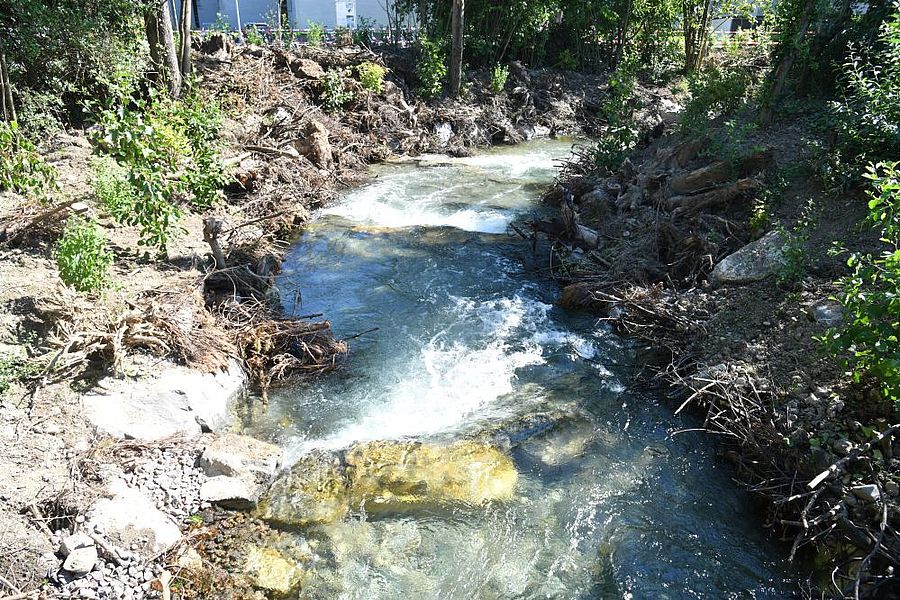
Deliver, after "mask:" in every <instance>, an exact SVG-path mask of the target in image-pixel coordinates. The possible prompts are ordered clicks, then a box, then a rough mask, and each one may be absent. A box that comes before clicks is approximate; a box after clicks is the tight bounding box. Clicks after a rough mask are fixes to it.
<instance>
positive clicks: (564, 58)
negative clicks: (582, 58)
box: [556, 48, 578, 71]
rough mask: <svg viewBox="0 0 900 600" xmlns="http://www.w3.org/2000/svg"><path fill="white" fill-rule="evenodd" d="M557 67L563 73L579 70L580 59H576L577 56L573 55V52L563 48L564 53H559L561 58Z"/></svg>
mask: <svg viewBox="0 0 900 600" xmlns="http://www.w3.org/2000/svg"><path fill="white" fill-rule="evenodd" d="M556 67H557V68H558V69H562V70H563V71H574V70H575V69H577V68H578V59H577V58H575V55H574V54H572V51H571V50H569V49H568V48H563V51H562V52H560V53H559V58H558V59H557V61H556Z"/></svg>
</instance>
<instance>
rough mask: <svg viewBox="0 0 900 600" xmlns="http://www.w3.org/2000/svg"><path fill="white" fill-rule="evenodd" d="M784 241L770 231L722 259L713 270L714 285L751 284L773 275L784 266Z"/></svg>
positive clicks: (779, 234) (781, 237)
mask: <svg viewBox="0 0 900 600" xmlns="http://www.w3.org/2000/svg"><path fill="white" fill-rule="evenodd" d="M785 244H786V241H785V239H784V236H783V235H782V234H781V233H780V232H778V231H770V232H769V233H767V234H766V235H764V236H763V237H761V238H759V239H758V240H756V241H755V242H751V243H749V244H747V245H746V246H744V247H743V248H741V249H740V250H738V251H737V252H735V253H734V254H730V255H728V256H726V257H725V258H723V259H722V260H721V261H720V262H719V264H717V265H716V266H715V268H714V269H713V272H712V274H711V275H710V278H711V279H712V281H713V282H714V283H726V284H727V283H734V284H741V283H752V282H754V281H760V280H762V279H765V278H766V277H768V276H769V275H773V274H775V273H776V272H777V271H778V270H779V269H780V268H781V267H782V266H783V265H784V261H785V258H784V247H785Z"/></svg>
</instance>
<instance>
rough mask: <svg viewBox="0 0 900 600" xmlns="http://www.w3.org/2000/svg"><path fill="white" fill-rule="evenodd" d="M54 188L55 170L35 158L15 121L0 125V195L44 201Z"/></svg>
mask: <svg viewBox="0 0 900 600" xmlns="http://www.w3.org/2000/svg"><path fill="white" fill-rule="evenodd" d="M55 188H56V169H54V168H53V167H52V166H50V165H48V164H47V163H46V162H45V161H44V159H43V158H42V157H41V155H40V154H38V152H37V150H36V149H35V147H34V144H32V143H31V141H30V140H28V138H26V137H25V136H23V135H22V132H21V131H20V130H19V124H18V123H16V122H15V121H12V122H11V123H6V122H5V121H0V191H2V190H12V191H14V192H17V193H19V194H23V195H25V196H29V197H37V198H40V197H43V195H44V194H45V193H46V192H48V191H51V190H53V189H55Z"/></svg>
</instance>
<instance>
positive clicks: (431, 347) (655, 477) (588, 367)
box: [250, 141, 795, 599]
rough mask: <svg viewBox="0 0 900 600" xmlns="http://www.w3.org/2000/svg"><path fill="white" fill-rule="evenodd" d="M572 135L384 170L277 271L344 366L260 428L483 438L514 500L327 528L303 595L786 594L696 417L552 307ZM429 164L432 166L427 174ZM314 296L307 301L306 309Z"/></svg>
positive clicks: (621, 352)
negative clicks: (551, 218)
mask: <svg viewBox="0 0 900 600" xmlns="http://www.w3.org/2000/svg"><path fill="white" fill-rule="evenodd" d="M568 149H569V144H567V143H564V142H559V141H544V142H539V143H534V144H531V145H528V146H524V147H518V148H513V149H506V150H503V151H496V152H492V153H489V154H485V155H480V156H477V157H473V158H467V159H454V160H449V159H441V160H440V161H434V162H432V163H430V165H431V166H414V165H395V166H386V167H382V168H380V169H379V170H378V172H377V173H378V178H377V179H376V180H375V181H374V182H373V183H372V184H371V185H369V186H366V187H364V188H361V189H358V190H355V191H353V192H351V193H349V194H347V195H346V197H345V198H344V199H343V200H342V201H341V202H340V203H339V204H338V205H337V206H335V207H333V208H331V209H329V210H327V211H325V212H323V213H322V214H321V215H320V216H319V218H318V219H317V221H316V223H315V224H314V225H313V227H311V228H310V230H309V231H308V232H306V233H305V234H304V235H303V237H302V238H301V239H300V240H299V241H298V243H297V244H296V245H295V246H294V247H293V249H292V250H291V252H290V254H289V255H288V257H287V260H286V262H285V265H284V270H283V273H282V277H281V280H280V282H279V284H280V288H281V291H282V298H283V299H284V300H285V305H286V309H287V311H288V312H294V313H295V314H307V313H318V312H323V313H325V314H326V315H327V317H328V318H329V320H330V321H331V323H332V327H333V329H334V331H335V333H336V335H338V336H352V335H355V334H358V333H361V332H364V331H367V330H370V329H372V328H375V327H377V328H379V330H378V331H377V332H373V333H370V334H367V335H365V336H362V337H361V338H359V339H356V340H354V342H353V346H352V348H353V350H352V357H351V361H350V363H349V364H348V366H347V367H345V368H344V369H343V370H342V371H340V372H338V373H335V374H333V375H331V376H328V377H325V378H323V379H321V380H319V381H317V382H316V383H314V384H313V385H311V386H305V387H303V388H300V389H295V390H284V391H282V392H280V393H277V394H273V395H272V397H271V399H270V410H269V412H268V414H266V415H265V416H261V417H257V418H256V419H255V420H254V422H253V423H252V424H251V425H250V430H251V432H252V433H255V434H256V435H259V436H261V437H266V438H269V439H273V440H275V441H277V442H278V443H280V444H282V445H283V446H285V447H286V448H287V452H288V456H289V458H296V457H297V456H300V455H302V454H303V453H304V452H308V451H310V450H312V449H317V448H327V449H342V448H346V447H347V446H349V445H350V444H352V443H353V442H356V441H361V440H377V439H410V438H411V439H438V440H452V439H458V438H463V437H471V436H481V437H482V438H483V437H485V436H488V437H490V439H492V440H494V441H496V442H497V443H499V444H501V445H502V446H503V447H505V448H507V449H508V450H509V452H510V454H511V456H512V457H513V458H514V460H515V462H516V466H517V468H518V470H519V474H520V477H519V482H518V487H517V494H516V499H515V500H514V501H512V502H508V503H504V504H495V505H490V506H487V507H484V508H478V509H473V508H468V509H458V510H452V509H448V512H446V513H441V514H429V513H423V514H417V515H408V516H403V515H394V516H389V517H379V518H377V519H374V518H366V517H365V516H364V515H357V516H354V517H352V518H350V519H348V520H346V521H345V522H342V523H337V524H333V525H329V526H325V527H322V528H319V529H318V530H316V531H313V532H307V535H311V536H313V537H317V538H320V539H322V540H324V542H323V545H322V548H324V550H323V553H324V556H325V559H324V560H323V561H322V562H321V563H320V564H319V565H318V566H317V568H316V572H317V575H316V576H315V577H314V578H313V580H312V581H311V582H309V583H308V585H307V586H306V587H305V588H304V591H303V593H302V595H303V596H304V597H310V598H328V597H339V598H497V599H500V598H595V597H602V598H606V597H609V598H616V597H619V598H626V597H627V598H782V597H787V596H790V595H791V593H792V590H793V589H795V588H794V586H792V585H791V584H790V582H789V581H788V574H787V573H786V572H785V571H784V570H783V568H782V567H781V566H780V559H781V557H783V556H784V549H783V548H781V547H778V546H776V545H775V544H773V543H771V542H769V541H767V540H766V539H765V538H764V536H763V533H762V531H761V530H760V529H759V526H758V521H757V520H756V519H755V518H754V517H753V516H752V514H751V513H750V511H752V507H751V506H750V505H749V503H748V500H747V498H746V497H745V496H744V495H743V494H741V493H740V492H739V491H738V490H737V489H736V488H735V486H734V485H733V484H732V483H731V481H730V480H729V474H728V472H727V469H726V468H724V467H721V466H719V465H717V464H716V460H715V457H714V455H713V452H712V449H711V446H710V445H709V444H708V442H707V440H705V439H703V438H702V437H700V436H699V434H693V433H686V434H681V435H675V436H673V435H671V434H672V433H673V432H674V431H676V430H678V429H682V428H686V427H690V426H691V425H690V424H685V423H683V422H680V421H679V420H678V419H676V418H673V417H672V414H671V408H666V407H658V406H656V405H655V404H654V403H653V402H652V401H650V400H648V399H647V398H643V397H641V396H640V395H637V394H634V393H633V392H631V391H630V390H629V389H627V388H626V385H625V384H626V383H627V381H628V374H629V369H628V365H629V363H630V360H631V351H630V349H629V347H628V345H627V343H625V342H623V340H621V339H618V338H616V337H615V336H613V335H612V334H610V333H609V332H608V331H607V330H606V329H605V328H603V327H602V326H599V325H598V324H597V323H595V321H594V320H593V319H590V318H587V317H584V316H578V315H570V314H566V313H565V312H563V311H561V310H560V309H558V308H557V307H555V306H554V305H553V300H554V297H555V294H556V292H557V290H555V289H554V287H553V285H552V284H551V283H550V282H548V281H545V280H544V279H542V276H541V272H542V271H541V270H540V267H541V265H543V264H544V263H545V262H546V259H545V257H546V254H545V252H546V249H545V248H541V247H538V249H537V252H536V253H534V252H532V249H531V247H530V246H529V245H528V244H526V243H524V242H522V241H521V240H520V239H518V238H517V237H515V236H511V235H509V234H508V232H507V227H508V224H509V223H510V221H512V220H514V219H516V218H520V217H522V216H525V215H529V214H535V213H536V212H537V211H538V210H539V208H538V207H537V204H536V199H537V196H538V195H539V192H540V189H541V187H542V186H545V185H546V184H547V183H549V182H550V181H551V180H552V178H553V176H554V174H555V170H554V166H555V163H556V162H557V161H558V160H559V159H562V158H565V157H566V156H567V154H568ZM428 164H429V163H428V162H427V161H426V162H425V163H424V165H428ZM295 300H302V302H295Z"/></svg>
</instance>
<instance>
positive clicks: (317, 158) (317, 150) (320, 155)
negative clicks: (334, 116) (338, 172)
mask: <svg viewBox="0 0 900 600" xmlns="http://www.w3.org/2000/svg"><path fill="white" fill-rule="evenodd" d="M294 149H296V150H297V152H299V153H300V154H301V155H303V156H305V157H306V158H308V159H309V160H310V161H312V163H313V164H314V165H316V166H317V167H319V168H322V169H327V168H328V167H330V166H331V162H332V155H331V143H330V142H329V141H328V128H327V127H325V126H324V125H323V124H322V123H320V122H319V121H310V122H309V123H307V124H306V126H305V127H304V128H303V137H301V138H299V139H298V140H296V141H295V142H294Z"/></svg>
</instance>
